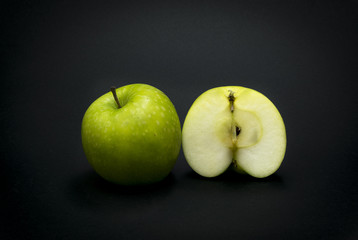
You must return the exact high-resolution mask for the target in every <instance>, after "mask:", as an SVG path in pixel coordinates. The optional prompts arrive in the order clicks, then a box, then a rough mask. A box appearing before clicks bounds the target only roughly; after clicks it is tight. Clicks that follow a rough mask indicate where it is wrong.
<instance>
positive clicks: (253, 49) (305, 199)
mask: <svg viewBox="0 0 358 240" xmlns="http://www.w3.org/2000/svg"><path fill="white" fill-rule="evenodd" d="M357 16H358V4H357V1H237V2H236V1H202V2H196V1H187V2H186V1H178V2H169V1H162V2H157V1H128V2H124V1H110V2H107V1H98V2H94V1H90V2H89V1H76V2H74V1H68V2H67V1H43V2H41V1H23V2H20V1H5V2H4V1H2V3H1V4H0V20H1V22H0V24H1V25H0V26H1V35H0V44H1V45H0V51H1V52H0V53H1V55H0V56H1V58H0V59H1V62H0V64H1V66H0V70H1V73H0V79H1V90H0V91H1V92H0V93H1V98H0V106H1V119H0V121H1V122H0V124H1V146H0V149H1V166H0V169H1V185H2V187H1V193H0V197H1V213H0V216H1V218H0V219H1V221H2V222H1V224H0V233H1V235H0V238H1V239H194V238H203V239H204V238H206V239H267V238H270V239H271V238H272V239H274V238H275V239H358V217H357V216H358V204H357V203H358V184H357V181H358V175H357V170H358V163H357V148H356V145H357V144H358V140H357V137H356V134H357V130H358V129H357V122H358V118H357V116H358V114H357V106H358V104H357V97H356V92H357V91H356V86H357V84H355V82H356V81H357V79H358V78H357V77H358V68H357V67H358V65H357V64H358V60H357V54H358V46H357V43H358V19H357ZM136 82H140V83H147V84H150V85H153V86H155V87H157V88H159V89H160V90H162V91H163V92H165V93H166V94H167V95H168V96H169V97H170V99H171V100H172V102H173V103H174V105H175V107H176V109H177V112H178V114H179V117H180V120H181V123H183V121H184V119H185V115H186V113H187V111H188V109H189V108H190V106H191V104H192V103H193V101H194V100H195V99H196V98H197V97H198V96H199V95H200V94H201V93H202V92H204V91H206V90H208V89H210V88H213V87H217V86H222V85H239V86H245V87H250V88H253V89H256V90H258V91H260V92H262V93H264V94H265V95H266V96H267V97H268V98H269V99H271V100H272V101H273V102H274V103H275V105H276V106H277V108H278V109H279V111H280V112H281V115H282V116H283V119H284V121H285V124H286V130H287V139H288V145H287V152H286V156H285V159H284V162H283V164H282V166H281V168H280V169H279V170H278V171H277V173H275V174H274V175H272V176H271V177H269V178H266V179H262V180H260V179H254V178H251V177H245V176H240V175H232V174H230V173H229V174H224V175H223V176H220V177H217V178H214V179H204V178H202V177H199V176H198V175H197V174H195V173H194V172H193V171H192V170H191V169H190V167H189V166H188V165H187V163H186V161H185V158H184V156H183V154H182V152H181V154H180V156H179V158H178V161H177V164H176V165H175V167H174V169H173V171H172V173H171V174H170V175H169V177H168V178H166V179H165V180H164V181H163V182H161V183H159V184H155V185H151V186H147V187H136V188H125V187H121V186H116V185H113V184H110V183H107V182H105V181H104V180H102V179H101V178H100V177H98V176H97V175H96V174H95V172H94V171H93V170H92V169H91V167H90V166H89V164H88V163H87V161H86V158H85V156H84V153H83V150H82V146H81V137H80V126H81V120H82V117H83V114H84V112H85V110H86V109H87V107H88V106H89V105H90V103H92V102H93V101H94V100H95V99H96V98H98V97H99V96H101V95H102V94H104V93H106V92H108V91H109V87H110V86H111V85H116V86H123V85H126V84H130V83H136Z"/></svg>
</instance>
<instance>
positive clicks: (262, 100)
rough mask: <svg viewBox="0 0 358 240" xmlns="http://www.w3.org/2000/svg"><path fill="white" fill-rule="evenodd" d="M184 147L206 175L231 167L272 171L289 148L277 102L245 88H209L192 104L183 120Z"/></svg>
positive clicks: (253, 173)
mask: <svg viewBox="0 0 358 240" xmlns="http://www.w3.org/2000/svg"><path fill="white" fill-rule="evenodd" d="M182 134H183V136H182V137H183V139H182V140H183V142H182V144H183V152H184V155H185V158H186V160H187V162H188V164H189V165H190V167H191V168H192V169H193V170H194V171H195V172H197V173H198V174H200V175H202V176H205V177H215V176H218V175H220V174H222V173H223V172H224V171H226V170H227V169H228V168H233V169H234V170H236V171H237V172H239V173H246V174H249V175H251V176H254V177H257V178H263V177H267V176H269V175H271V174H273V173H274V172H275V171H276V170H277V169H278V168H279V167H280V165H281V163H282V160H283V158H284V155H285V151H286V130H285V125H284V123H283V120H282V117H281V115H280V113H279V111H278V110H277V109H276V107H275V105H274V104H273V103H272V102H271V101H270V100H269V99H268V98H267V97H265V96H264V95H263V94H261V93H259V92H257V91H255V90H252V89H249V88H244V87H238V86H225V87H217V88H213V89H210V90H208V91H206V92H204V93H203V94H202V95H200V96H199V97H198V98H197V99H196V100H195V102H194V103H193V105H192V106H191V108H190V110H189V112H188V114H187V116H186V118H185V121H184V125H183V131H182Z"/></svg>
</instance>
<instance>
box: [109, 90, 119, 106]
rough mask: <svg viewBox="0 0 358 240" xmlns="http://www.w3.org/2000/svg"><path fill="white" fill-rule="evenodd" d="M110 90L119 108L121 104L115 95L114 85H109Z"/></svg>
mask: <svg viewBox="0 0 358 240" xmlns="http://www.w3.org/2000/svg"><path fill="white" fill-rule="evenodd" d="M111 92H112V94H113V98H114V100H115V101H116V103H117V105H118V108H121V104H120V103H119V100H118V97H117V92H116V87H114V86H113V87H111Z"/></svg>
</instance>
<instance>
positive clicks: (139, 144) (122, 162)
mask: <svg viewBox="0 0 358 240" xmlns="http://www.w3.org/2000/svg"><path fill="white" fill-rule="evenodd" d="M113 91H114V92H113V94H112V93H111V92H108V93H106V94H104V95H103V96H101V97H100V98H98V99H97V100H96V101H94V102H93V103H92V104H91V105H90V107H89V108H88V109H87V111H86V113H85V115H84V117H83V120H82V130H81V132H82V145H83V149H84V152H85V155H86V157H87V160H88V161H89V163H90V164H91V166H92V167H93V169H94V170H95V171H96V172H97V173H98V174H99V175H100V176H102V177H103V178H105V179H106V180H108V181H110V182H114V183H118V184H122V185H139V184H150V183H154V182H158V181H160V180H162V179H164V178H165V177H166V176H167V175H168V174H169V173H170V171H171V170H172V168H173V166H174V164H175V162H176V160H177V158H178V154H179V151H180V146H181V127H180V121H179V117H178V115H177V113H176V110H175V108H174V105H173V104H172V102H171V101H170V100H169V98H168V97H167V96H166V95H165V94H164V93H163V92H162V91H160V90H159V89H157V88H155V87H152V86H150V85H146V84H131V85H127V86H124V87H121V88H118V89H114V90H113ZM114 95H116V96H118V103H117V102H116V100H115V98H114Z"/></svg>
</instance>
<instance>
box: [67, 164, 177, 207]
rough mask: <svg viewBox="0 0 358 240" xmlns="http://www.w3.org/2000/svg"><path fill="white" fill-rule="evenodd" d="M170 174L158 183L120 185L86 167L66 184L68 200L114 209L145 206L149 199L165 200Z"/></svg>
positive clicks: (170, 180) (172, 180) (171, 180)
mask: <svg viewBox="0 0 358 240" xmlns="http://www.w3.org/2000/svg"><path fill="white" fill-rule="evenodd" d="M175 182H176V181H175V177H174V175H173V174H172V173H170V174H169V175H168V176H167V177H166V178H165V179H163V180H162V181H160V182H157V183H154V184H150V185H140V186H122V185H118V184H115V183H111V182H108V181H106V180H105V179H103V178H102V177H100V176H99V175H98V174H97V173H96V172H95V171H94V170H92V169H91V170H88V171H86V172H84V173H82V174H81V175H78V176H77V177H75V178H73V179H72V181H71V182H70V185H69V196H70V198H71V200H72V201H73V202H74V203H75V204H77V205H80V206H81V207H86V208H89V209H91V208H93V209H94V208H95V209H98V208H100V209H103V210H106V209H107V210H109V211H115V209H120V210H121V211H126V210H130V209H131V208H132V207H144V208H145V206H146V205H148V204H150V201H151V200H152V199H156V200H160V199H165V198H166V197H167V195H168V194H170V192H171V190H172V188H173V187H174V185H175Z"/></svg>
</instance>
